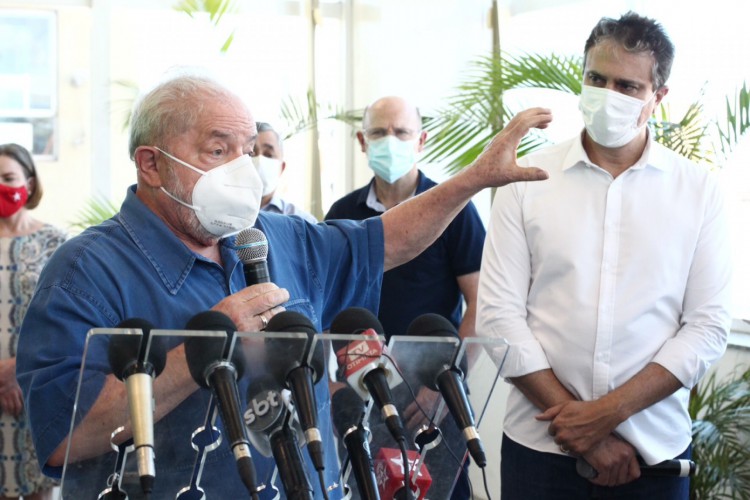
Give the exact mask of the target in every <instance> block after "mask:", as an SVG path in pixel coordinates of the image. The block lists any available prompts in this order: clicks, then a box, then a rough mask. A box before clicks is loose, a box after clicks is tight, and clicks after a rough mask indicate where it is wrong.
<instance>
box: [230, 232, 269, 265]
mask: <svg viewBox="0 0 750 500" xmlns="http://www.w3.org/2000/svg"><path fill="white" fill-rule="evenodd" d="M234 246H235V250H236V251H237V256H238V257H239V258H240V260H241V261H242V262H243V263H245V264H248V263H252V262H259V261H264V260H266V259H267V258H268V240H267V239H266V235H265V234H263V231H261V230H260V229H256V228H254V227H250V228H247V229H243V230H242V231H240V232H239V234H237V238H235V240H234Z"/></svg>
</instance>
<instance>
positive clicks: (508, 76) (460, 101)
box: [422, 54, 583, 172]
mask: <svg viewBox="0 0 750 500" xmlns="http://www.w3.org/2000/svg"><path fill="white" fill-rule="evenodd" d="M582 71H583V68H582V66H581V59H580V58H578V57H562V56H557V55H554V54H553V55H551V56H542V55H537V54H522V55H518V56H513V55H509V54H502V55H501V56H500V57H499V58H497V57H491V56H484V57H479V58H478V59H476V60H475V61H473V62H472V63H471V64H470V66H469V69H468V71H467V73H466V79H465V81H464V82H463V83H461V84H460V85H458V87H457V88H456V93H455V94H454V95H452V96H450V97H448V98H447V99H446V105H445V106H444V107H443V108H441V109H439V110H438V111H437V113H436V116H435V117H433V118H432V119H429V120H427V121H426V123H425V129H426V130H427V131H428V132H430V133H431V135H432V139H431V140H430V141H428V143H427V147H426V152H425V155H424V157H423V158H422V161H423V162H445V164H446V167H445V168H446V169H447V170H448V171H449V172H455V171H458V170H460V169H461V168H463V167H465V166H467V165H469V164H470V163H471V162H473V161H474V160H475V159H476V157H477V156H479V154H480V153H481V152H482V151H483V150H484V148H485V147H486V145H487V144H488V143H489V141H490V140H491V139H492V137H493V136H494V135H495V134H497V133H498V132H499V131H500V130H502V128H503V126H504V124H505V123H506V122H507V121H508V120H509V119H510V117H512V116H513V112H512V110H510V109H508V108H507V106H506V105H505V103H504V100H503V97H504V94H505V93H506V92H507V91H509V90H513V89H521V88H539V89H551V90H556V91H560V92H567V93H573V94H578V93H580V91H581V73H582ZM545 144H547V141H546V140H545V139H544V138H543V136H541V135H540V134H538V133H536V132H532V133H530V134H529V135H527V136H526V137H525V138H524V139H523V141H522V142H521V145H520V147H519V149H518V156H523V155H524V154H527V153H528V152H530V151H533V150H534V149H537V148H539V147H541V146H543V145H545Z"/></svg>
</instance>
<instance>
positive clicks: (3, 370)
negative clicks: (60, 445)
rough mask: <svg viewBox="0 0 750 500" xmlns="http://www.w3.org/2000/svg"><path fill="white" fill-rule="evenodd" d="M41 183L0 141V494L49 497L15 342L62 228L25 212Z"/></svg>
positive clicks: (23, 156)
mask: <svg viewBox="0 0 750 500" xmlns="http://www.w3.org/2000/svg"><path fill="white" fill-rule="evenodd" d="M41 198H42V186H41V184H40V182H39V177H38V176H37V172H36V167H35V166H34V162H33V160H32V159H31V155H30V154H29V152H28V151H26V149H24V148H23V147H21V146H19V145H18V144H4V145H0V500H6V499H16V498H23V499H24V500H45V499H51V498H52V494H53V490H52V489H53V487H54V486H55V483H54V482H53V481H52V480H51V479H50V478H48V477H45V476H43V475H42V473H41V471H40V470H39V464H38V462H37V457H36V453H35V452H34V446H33V443H32V442H31V433H30V432H29V427H28V422H27V419H26V412H25V411H24V407H23V399H22V397H21V389H20V388H19V387H18V383H17V382H16V345H17V344H18V332H19V330H20V328H21V321H22V320H23V317H24V315H25V314H26V308H27V306H28V303H29V300H31V295H32V294H33V293H34V288H35V287H36V282H37V280H38V279H39V273H40V271H41V270H42V267H43V266H44V264H45V263H46V262H47V259H49V257H50V256H51V255H52V252H54V251H55V249H57V247H59V246H60V244H62V242H63V241H64V240H65V234H64V233H63V232H62V231H61V230H59V229H57V228H55V227H53V226H51V225H49V224H46V223H44V222H41V221H39V220H36V219H34V218H33V217H31V215H30V212H29V210H31V209H33V208H35V207H36V206H37V205H38V204H39V201H40V200H41Z"/></svg>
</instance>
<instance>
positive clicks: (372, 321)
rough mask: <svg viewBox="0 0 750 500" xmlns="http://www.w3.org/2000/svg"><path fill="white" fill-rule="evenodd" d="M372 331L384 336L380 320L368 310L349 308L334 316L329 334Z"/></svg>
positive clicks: (355, 333)
mask: <svg viewBox="0 0 750 500" xmlns="http://www.w3.org/2000/svg"><path fill="white" fill-rule="evenodd" d="M369 329H373V330H375V332H377V334H378V335H385V330H384V329H383V325H382V324H381V323H380V320H379V319H378V317H377V316H375V315H374V314H373V313H372V312H370V310H369V309H365V308H364V307H350V308H348V309H344V310H343V311H341V312H340V313H338V314H337V315H336V317H335V318H334V319H333V322H332V323H331V333H343V334H354V335H357V334H360V333H362V332H364V331H365V330H369Z"/></svg>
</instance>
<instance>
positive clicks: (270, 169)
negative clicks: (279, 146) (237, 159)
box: [252, 155, 282, 196]
mask: <svg viewBox="0 0 750 500" xmlns="http://www.w3.org/2000/svg"><path fill="white" fill-rule="evenodd" d="M252 158H253V165H255V168H256V169H257V170H258V175H259V176H260V180H261V181H263V196H268V195H269V194H271V193H273V192H274V191H276V188H277V187H278V185H279V177H281V164H282V161H281V160H277V159H276V158H269V157H267V156H263V155H258V156H253V157H252Z"/></svg>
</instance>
